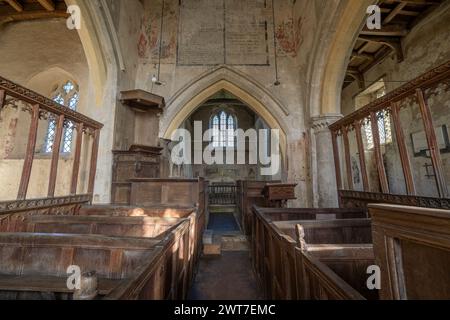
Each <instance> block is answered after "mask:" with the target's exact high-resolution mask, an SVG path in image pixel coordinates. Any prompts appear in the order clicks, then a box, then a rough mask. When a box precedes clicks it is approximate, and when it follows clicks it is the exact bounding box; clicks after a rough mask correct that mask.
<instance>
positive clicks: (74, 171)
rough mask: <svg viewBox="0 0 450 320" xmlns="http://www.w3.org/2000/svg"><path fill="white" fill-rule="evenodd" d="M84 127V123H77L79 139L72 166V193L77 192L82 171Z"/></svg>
mask: <svg viewBox="0 0 450 320" xmlns="http://www.w3.org/2000/svg"><path fill="white" fill-rule="evenodd" d="M83 127H84V125H83V124H82V123H77V125H76V130H77V137H76V139H77V141H76V145H75V155H74V159H73V167H72V182H71V184H70V194H72V195H74V194H77V187H78V174H79V172H80V158H81V147H82V145H83Z"/></svg>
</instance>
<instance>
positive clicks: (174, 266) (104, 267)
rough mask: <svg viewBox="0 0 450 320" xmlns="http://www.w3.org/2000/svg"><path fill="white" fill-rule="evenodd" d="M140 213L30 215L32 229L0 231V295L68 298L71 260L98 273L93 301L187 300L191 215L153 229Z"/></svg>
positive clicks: (191, 252)
mask: <svg viewBox="0 0 450 320" xmlns="http://www.w3.org/2000/svg"><path fill="white" fill-rule="evenodd" d="M193 215H194V216H195V214H193ZM146 219H149V218H142V217H137V218H131V217H126V218H117V217H105V216H103V217H92V216H86V217H48V216H40V217H38V216H36V217H32V218H30V219H29V220H28V227H29V231H39V233H38V234H36V233H0V257H1V259H0V260H1V262H0V297H1V298H3V299H71V298H72V294H73V291H71V290H69V289H68V288H67V286H66V280H67V274H66V271H67V267H68V266H70V265H76V266H79V267H80V268H81V270H82V272H91V271H95V272H96V274H97V276H98V283H99V287H98V295H97V297H96V299H176V300H179V299H185V298H186V297H187V293H188V290H189V287H190V285H191V283H192V276H191V272H192V265H193V264H194V260H195V257H194V256H193V250H192V241H191V239H192V238H191V232H190V230H191V220H190V219H182V220H178V222H175V221H166V223H167V224H170V222H171V223H173V224H172V225H171V226H170V227H168V225H166V228H165V229H166V230H165V231H164V232H161V230H159V231H156V232H155V229H154V228H151V227H150V228H149V229H147V230H146V227H149V226H151V223H150V222H151V221H148V220H146ZM150 219H153V220H154V219H155V218H150ZM119 220H121V221H119ZM138 220H139V221H138ZM154 222H156V221H154ZM139 223H141V228H142V230H141V231H140V232H139V231H138V229H136V228H134V230H133V227H134V226H135V225H138V224H139ZM121 224H122V228H123V229H122V230H123V231H124V233H125V235H126V236H127V237H123V235H122V234H121V232H120V230H119V228H120V225H121ZM87 226H89V227H90V228H91V229H90V230H88V229H86V227H87ZM94 226H95V227H96V228H93V227H94ZM74 229H77V230H74ZM68 231H76V232H79V233H78V234H65V233H66V232H68ZM147 231H148V232H147ZM47 232H48V233H47ZM151 233H152V234H151ZM150 235H157V237H154V238H153V237H149V236H150ZM130 236H132V237H130ZM21 252H22V254H21Z"/></svg>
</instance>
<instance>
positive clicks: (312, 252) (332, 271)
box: [274, 219, 378, 300]
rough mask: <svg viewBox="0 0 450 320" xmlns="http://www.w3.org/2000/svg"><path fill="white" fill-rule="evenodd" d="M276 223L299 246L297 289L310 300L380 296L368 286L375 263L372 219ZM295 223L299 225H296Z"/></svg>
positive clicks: (373, 297)
mask: <svg viewBox="0 0 450 320" xmlns="http://www.w3.org/2000/svg"><path fill="white" fill-rule="evenodd" d="M289 224H290V225H289V226H288V225H287V223H286V222H278V223H277V222H276V223H274V225H276V226H278V227H279V230H282V232H286V233H287V234H289V236H290V237H291V236H293V234H295V236H296V238H297V248H296V249H295V257H296V258H295V259H296V266H297V270H296V272H297V290H298V291H297V292H298V295H299V297H301V298H302V299H307V300H322V299H331V300H336V299H350V300H352V299H377V298H378V292H377V291H371V290H369V289H368V288H367V279H368V277H369V275H368V274H367V268H368V267H369V266H371V265H374V264H375V263H374V262H375V258H374V254H373V246H372V232H371V221H370V220H369V219H344V220H324V221H292V222H289ZM294 224H296V226H295V227H294Z"/></svg>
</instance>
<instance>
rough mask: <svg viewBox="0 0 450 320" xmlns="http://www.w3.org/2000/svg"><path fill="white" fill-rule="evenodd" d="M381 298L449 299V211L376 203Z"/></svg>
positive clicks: (371, 208) (373, 210)
mask: <svg viewBox="0 0 450 320" xmlns="http://www.w3.org/2000/svg"><path fill="white" fill-rule="evenodd" d="M369 211H370V214H371V216H372V219H373V241H374V250H375V256H376V262H377V265H378V266H380V268H381V273H382V277H381V291H380V295H381V299H387V300H391V299H395V300H407V299H411V300H418V299H444V300H448V299H450V211H448V210H437V209H425V208H417V207H406V206H397V205H382V204H376V205H375V204H374V205H370V206H369Z"/></svg>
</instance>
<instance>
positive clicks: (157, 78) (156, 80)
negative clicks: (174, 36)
mask: <svg viewBox="0 0 450 320" xmlns="http://www.w3.org/2000/svg"><path fill="white" fill-rule="evenodd" d="M164 7H165V0H162V5H161V24H160V28H159V53H158V73H157V74H156V75H153V76H152V84H154V85H157V86H162V85H164V83H163V82H161V81H160V76H161V57H162V48H163V47H162V42H163V27H164Z"/></svg>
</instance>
